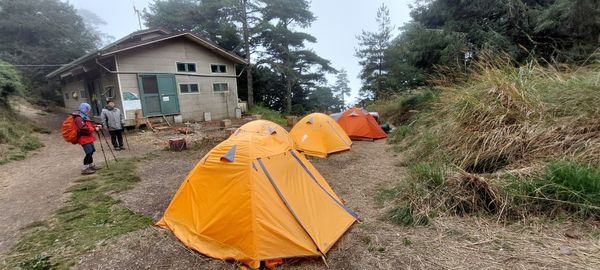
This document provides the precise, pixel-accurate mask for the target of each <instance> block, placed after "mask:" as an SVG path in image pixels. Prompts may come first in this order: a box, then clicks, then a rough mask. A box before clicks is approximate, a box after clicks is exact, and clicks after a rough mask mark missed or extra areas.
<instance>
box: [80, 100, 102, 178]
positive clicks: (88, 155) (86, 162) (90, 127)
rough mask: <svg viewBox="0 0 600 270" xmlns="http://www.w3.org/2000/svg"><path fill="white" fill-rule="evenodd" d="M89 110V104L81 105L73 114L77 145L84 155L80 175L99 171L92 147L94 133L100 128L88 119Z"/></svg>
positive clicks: (94, 150)
mask: <svg viewBox="0 0 600 270" xmlns="http://www.w3.org/2000/svg"><path fill="white" fill-rule="evenodd" d="M91 109H92V107H91V106H90V104H87V103H81V105H79V111H76V112H73V116H74V118H75V125H76V126H77V129H78V131H77V133H78V136H79V138H78V140H77V143H78V144H80V145H81V147H83V152H84V153H85V157H84V158H83V169H82V170H81V174H93V173H95V172H96V170H98V169H100V168H99V167H97V166H96V165H95V164H94V158H93V155H94V152H96V148H95V147H94V141H95V140H96V137H94V131H98V130H100V129H101V128H102V126H101V125H96V124H95V123H94V122H92V120H91V119H90V116H89V113H90V111H91Z"/></svg>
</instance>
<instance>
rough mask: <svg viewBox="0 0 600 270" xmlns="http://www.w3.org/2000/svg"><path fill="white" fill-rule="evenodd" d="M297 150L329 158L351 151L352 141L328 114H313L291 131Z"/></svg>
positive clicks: (303, 119)
mask: <svg viewBox="0 0 600 270" xmlns="http://www.w3.org/2000/svg"><path fill="white" fill-rule="evenodd" d="M290 135H291V136H292V138H293V139H294V143H295V145H296V149H298V150H300V151H302V152H304V153H305V154H306V155H311V156H316V157H322V158H324V157H327V155H328V154H331V153H335V152H340V151H345V150H350V146H351V145H352V141H351V140H350V138H348V135H346V132H345V131H344V130H343V129H342V127H340V125H339V124H338V123H337V122H336V121H335V120H333V118H331V117H329V116H328V115H326V114H322V113H311V114H309V115H307V116H305V117H304V118H302V119H301V120H300V121H298V123H297V124H296V125H295V126H294V128H292V130H291V131H290Z"/></svg>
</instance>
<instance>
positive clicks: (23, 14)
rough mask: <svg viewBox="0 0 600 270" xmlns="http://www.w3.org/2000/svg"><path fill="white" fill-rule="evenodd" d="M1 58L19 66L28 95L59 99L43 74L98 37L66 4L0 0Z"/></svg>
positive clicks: (83, 50) (78, 53)
mask: <svg viewBox="0 0 600 270" xmlns="http://www.w3.org/2000/svg"><path fill="white" fill-rule="evenodd" d="M0 29H1V31H2V35H0V57H2V58H3V59H4V60H6V61H8V62H9V63H11V64H13V65H15V66H17V67H18V69H19V70H20V71H21V74H23V76H24V84H25V86H26V88H27V89H28V95H29V96H35V97H37V98H38V99H39V98H41V99H44V100H53V101H58V100H60V96H59V95H58V93H57V91H56V90H57V88H56V87H53V86H52V85H48V82H47V80H46V78H45V77H44V76H45V75H46V74H48V73H49V72H51V71H52V70H54V69H56V68H58V66H57V65H60V64H64V63H68V62H70V61H72V60H73V59H76V58H78V57H80V56H81V55H83V54H85V53H87V52H89V51H90V50H92V49H94V48H95V47H96V44H98V42H99V40H100V39H99V37H98V36H97V35H96V34H95V33H94V32H92V31H90V28H88V27H87V26H86V25H85V23H84V21H83V20H82V18H81V17H80V16H79V15H77V11H76V10H75V9H74V8H73V6H72V5H70V4H69V3H65V2H62V1H59V0H0Z"/></svg>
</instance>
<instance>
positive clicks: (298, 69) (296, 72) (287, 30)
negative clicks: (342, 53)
mask: <svg viewBox="0 0 600 270" xmlns="http://www.w3.org/2000/svg"><path fill="white" fill-rule="evenodd" d="M263 2H264V4H265V6H264V7H263V10H264V11H263V19H264V21H263V29H264V30H263V32H262V36H261V37H262V41H263V46H264V47H265V48H266V49H267V51H266V54H265V56H266V58H265V61H264V62H265V63H267V64H268V65H269V66H271V68H273V69H274V70H276V71H277V72H279V73H280V74H281V75H282V76H283V78H284V80H285V84H286V86H285V89H286V92H285V93H286V95H285V111H286V112H287V113H291V111H292V99H293V98H294V95H293V90H294V89H297V88H296V86H298V84H299V83H301V84H304V86H308V87H310V86H314V84H315V83H317V82H323V81H324V80H325V78H324V76H323V73H324V72H330V71H333V70H334V69H333V68H332V67H331V66H330V65H329V61H328V60H326V59H323V58H321V57H320V56H318V55H317V54H316V53H315V52H314V51H313V50H310V49H306V47H305V43H306V42H313V43H314V42H316V38H315V37H313V36H311V35H310V34H308V33H304V32H300V31H296V30H295V28H296V27H299V28H307V27H309V26H310V25H311V23H312V22H313V21H314V20H315V17H314V15H313V14H312V12H311V11H310V10H309V2H308V1H306V0H263ZM315 68H317V69H316V70H315ZM300 90H305V89H302V88H301V89H300ZM299 94H302V95H304V94H303V93H299Z"/></svg>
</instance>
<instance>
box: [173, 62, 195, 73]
mask: <svg viewBox="0 0 600 270" xmlns="http://www.w3.org/2000/svg"><path fill="white" fill-rule="evenodd" d="M177 72H196V64H194V63H177Z"/></svg>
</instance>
